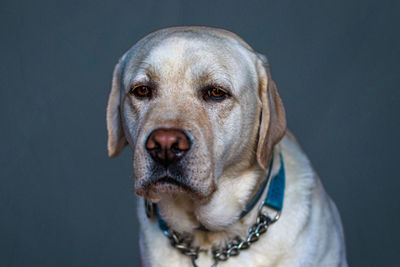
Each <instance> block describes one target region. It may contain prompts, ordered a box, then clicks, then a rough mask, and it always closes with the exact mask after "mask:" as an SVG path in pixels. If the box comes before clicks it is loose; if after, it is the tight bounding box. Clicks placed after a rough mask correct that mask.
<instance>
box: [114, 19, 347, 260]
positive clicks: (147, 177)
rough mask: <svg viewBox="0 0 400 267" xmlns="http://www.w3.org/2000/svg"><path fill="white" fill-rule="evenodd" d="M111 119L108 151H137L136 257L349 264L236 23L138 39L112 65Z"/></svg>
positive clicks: (325, 203) (319, 190) (266, 74)
mask: <svg viewBox="0 0 400 267" xmlns="http://www.w3.org/2000/svg"><path fill="white" fill-rule="evenodd" d="M107 128H108V154H109V156H111V157H114V156H116V155H118V154H119V153H120V152H121V150H122V149H123V148H124V147H125V146H126V145H129V146H131V148H132V150H133V177H134V191H135V193H136V194H137V195H138V196H139V199H138V216H139V221H140V241H139V242H140V248H141V264H142V266H199V267H203V266H347V263H346V255H345V247H344V237H343V230H342V225H341V221H340V216H339V213H338V211H337V209H336V207H335V204H334V203H333V202H332V200H331V199H330V198H329V196H328V195H327V193H326V192H325V191H324V188H323V186H322V184H321V182H320V180H319V178H318V176H317V174H316V173H315V171H314V170H313V168H312V166H311V164H310V162H309V160H308V158H307V156H306V155H305V154H304V152H303V151H302V150H301V148H300V146H299V145H298V143H297V141H296V139H295V138H294V136H293V135H292V134H291V132H290V131H289V130H288V129H287V127H286V119H285V110H284V107H283V104H282V101H281V98H280V96H279V93H278V90H277V86H276V84H275V82H274V80H273V79H272V76H271V70H270V66H269V63H268V61H267V59H266V57H265V56H263V55H261V54H258V53H257V52H255V51H254V50H253V49H252V48H251V47H250V46H249V45H248V44H247V43H246V42H244V41H243V40H242V39H241V38H240V37H238V36H237V35H235V34H234V33H232V32H229V31H226V30H222V29H216V28H208V27H174V28H167V29H162V30H159V31H156V32H153V33H151V34H149V35H147V36H146V37H144V38H143V39H141V40H139V41H138V42H137V43H136V44H135V45H134V46H133V47H132V48H130V49H129V50H128V51H127V52H126V53H125V54H124V55H123V56H122V57H121V59H120V60H119V62H118V63H117V65H116V66H115V69H114V76H113V81H112V88H111V93H110V97H109V100H108V107H107Z"/></svg>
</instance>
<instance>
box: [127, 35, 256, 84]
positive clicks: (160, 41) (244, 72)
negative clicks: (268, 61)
mask: <svg viewBox="0 0 400 267" xmlns="http://www.w3.org/2000/svg"><path fill="white" fill-rule="evenodd" d="M132 50H133V52H132V54H131V55H130V56H129V57H128V58H129V61H130V62H129V63H128V68H129V69H130V70H131V71H130V72H129V73H130V74H131V75H130V77H125V79H126V81H127V82H132V80H139V81H140V80H146V79H149V76H150V78H152V79H159V81H160V82H163V81H164V82H177V81H178V80H180V81H182V80H184V81H186V82H189V83H190V82H192V83H196V82H198V81H204V80H207V79H208V80H211V81H215V82H216V83H218V84H221V85H227V86H229V87H231V88H236V87H237V85H238V84H240V83H242V82H244V81H242V80H241V79H247V80H249V77H248V76H254V73H255V70H254V63H253V62H254V57H255V54H254V52H253V51H252V50H251V48H250V47H249V46H247V45H246V44H245V43H244V42H243V41H241V40H240V39H239V40H238V39H237V38H235V37H234V36H233V37H232V36H230V35H213V34H204V33H203V34H201V33H197V32H189V33H186V32H183V33H182V32H178V33H174V34H169V35H165V34H164V35H163V34H161V33H160V34H158V35H155V36H152V35H150V36H148V37H147V38H144V39H143V40H142V41H140V42H139V43H138V44H137V45H136V46H134V47H133V49H132ZM128 53H129V52H128ZM238 73H241V75H237V74H238ZM250 78H251V77H250ZM253 78H254V77H253ZM251 80H253V79H251Z"/></svg>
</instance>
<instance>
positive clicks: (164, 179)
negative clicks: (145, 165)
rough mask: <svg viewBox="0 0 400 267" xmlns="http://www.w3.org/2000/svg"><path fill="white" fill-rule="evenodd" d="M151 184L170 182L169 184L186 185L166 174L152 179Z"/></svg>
mask: <svg viewBox="0 0 400 267" xmlns="http://www.w3.org/2000/svg"><path fill="white" fill-rule="evenodd" d="M152 184H171V185H176V186H181V187H185V186H187V185H186V184H184V183H182V182H180V181H178V180H177V179H174V178H172V177H171V176H168V175H166V176H163V177H161V178H158V179H157V180H155V181H153V182H152Z"/></svg>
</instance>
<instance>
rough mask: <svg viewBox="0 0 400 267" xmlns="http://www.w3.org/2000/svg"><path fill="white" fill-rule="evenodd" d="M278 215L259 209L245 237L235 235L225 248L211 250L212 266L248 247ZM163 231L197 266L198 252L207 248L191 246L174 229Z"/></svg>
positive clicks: (173, 244)
mask: <svg viewBox="0 0 400 267" xmlns="http://www.w3.org/2000/svg"><path fill="white" fill-rule="evenodd" d="M279 216H280V213H279V212H278V213H277V215H276V216H275V217H274V218H273V219H271V217H269V216H267V215H264V214H263V213H262V212H261V210H260V211H259V213H258V216H257V220H256V223H255V224H253V225H252V226H251V227H250V228H249V233H248V235H247V237H246V238H245V239H242V238H240V237H236V238H235V239H233V240H232V241H230V242H229V243H228V245H227V246H226V247H225V248H222V249H213V250H212V254H213V258H214V264H213V265H212V267H216V266H217V264H218V262H219V261H227V260H228V259H229V258H230V257H234V256H238V255H239V254H240V251H242V250H246V249H248V248H249V247H250V246H251V245H252V244H253V243H254V242H256V241H258V240H259V239H260V236H261V235H262V234H264V233H266V232H267V230H268V227H269V226H270V225H271V224H273V223H275V222H276V221H277V220H278V219H279ZM163 233H164V235H165V236H166V237H167V238H168V239H169V240H170V243H171V245H172V246H173V247H174V248H176V249H177V250H178V251H179V252H181V253H182V254H184V255H186V256H189V257H191V260H192V264H193V267H198V266H197V264H196V260H197V258H198V257H199V253H200V252H207V251H208V250H207V249H201V248H200V247H193V246H192V245H191V240H189V239H187V238H183V237H180V236H179V234H178V233H176V232H174V231H170V230H167V231H164V232H163Z"/></svg>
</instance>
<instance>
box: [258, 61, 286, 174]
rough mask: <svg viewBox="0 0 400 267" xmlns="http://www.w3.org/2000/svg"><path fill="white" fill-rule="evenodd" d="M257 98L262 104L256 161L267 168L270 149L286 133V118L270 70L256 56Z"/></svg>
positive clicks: (265, 62) (264, 62) (266, 63)
mask: <svg viewBox="0 0 400 267" xmlns="http://www.w3.org/2000/svg"><path fill="white" fill-rule="evenodd" d="M257 70H258V77H259V97H260V100H261V102H262V110H261V123H260V130H259V137H258V138H259V139H258V145H257V161H258V164H260V166H261V167H262V168H264V169H267V168H268V165H269V160H270V157H271V153H272V148H273V146H274V145H275V144H277V143H278V142H279V141H280V140H281V139H282V137H283V135H284V134H285V131H286V116H285V109H284V108H283V104H282V100H281V98H280V96H279V94H278V89H277V87H276V84H275V82H274V81H273V80H272V77H271V70H270V67H269V64H268V60H267V58H266V57H265V56H263V55H261V54H258V59H257Z"/></svg>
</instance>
